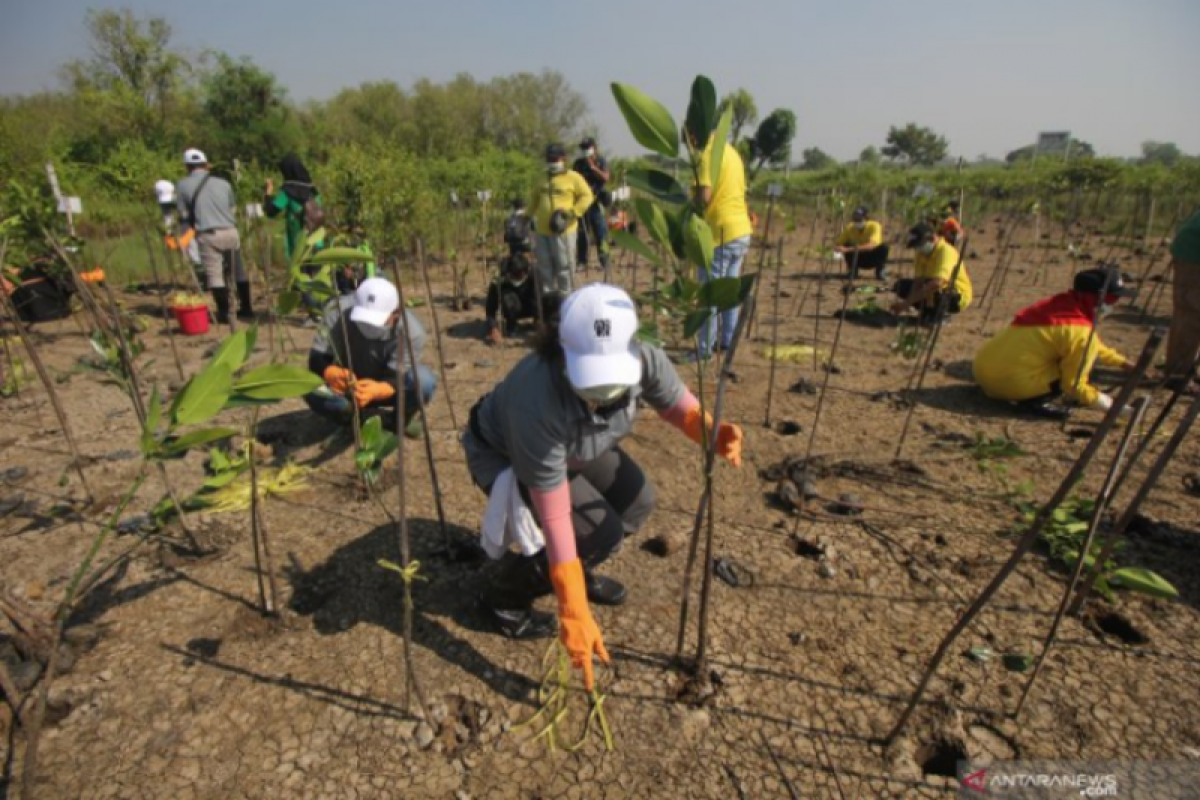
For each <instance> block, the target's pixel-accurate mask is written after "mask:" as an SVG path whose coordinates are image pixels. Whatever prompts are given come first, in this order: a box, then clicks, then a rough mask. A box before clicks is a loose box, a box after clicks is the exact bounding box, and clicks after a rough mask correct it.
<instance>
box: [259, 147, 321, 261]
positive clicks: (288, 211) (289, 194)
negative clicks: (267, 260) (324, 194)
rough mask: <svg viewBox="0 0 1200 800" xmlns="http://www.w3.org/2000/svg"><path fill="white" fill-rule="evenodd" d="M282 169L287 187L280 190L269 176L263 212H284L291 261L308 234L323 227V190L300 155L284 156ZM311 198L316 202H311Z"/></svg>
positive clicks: (274, 214) (286, 248)
mask: <svg viewBox="0 0 1200 800" xmlns="http://www.w3.org/2000/svg"><path fill="white" fill-rule="evenodd" d="M279 171H280V172H281V173H283V186H281V187H279V191H278V192H276V191H275V181H273V180H271V179H270V178H268V179H267V187H266V193H265V195H264V197H263V211H265V212H266V215H267V216H268V217H272V218H274V217H277V216H279V215H280V214H283V221H284V238H283V252H284V255H285V256H287V259H288V261H291V260H292V254H293V253H295V252H296V250H298V249H299V248H300V243H301V241H302V240H303V238H304V236H305V234H306V233H311V232H312V231H313V230H316V228H317V227H320V226H319V225H317V224H316V222H317V219H319V218H321V217H323V214H324V212H322V211H320V210H319V209H320V207H321V199H320V198H321V193H320V191H319V190H318V189H317V187H316V186H314V185H313V180H312V176H311V175H309V174H308V169H307V168H306V167H305V166H304V162H303V161H301V160H300V157H299V156H298V155H296V154H295V153H288V154H287V155H286V156H284V157H283V159H282V160H281V161H280V162H279ZM309 200H312V201H313V202H312V203H309ZM314 206H315V208H314Z"/></svg>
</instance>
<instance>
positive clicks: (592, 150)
mask: <svg viewBox="0 0 1200 800" xmlns="http://www.w3.org/2000/svg"><path fill="white" fill-rule="evenodd" d="M594 155H596V148H594V147H589V148H587V149H586V150H584V151H583V156H584V158H591V157H592V156H594Z"/></svg>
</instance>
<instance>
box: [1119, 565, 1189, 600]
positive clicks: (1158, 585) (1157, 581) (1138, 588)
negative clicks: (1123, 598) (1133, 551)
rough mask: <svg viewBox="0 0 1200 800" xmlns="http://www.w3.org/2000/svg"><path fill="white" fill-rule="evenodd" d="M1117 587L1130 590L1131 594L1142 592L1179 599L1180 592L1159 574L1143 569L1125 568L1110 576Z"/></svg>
mask: <svg viewBox="0 0 1200 800" xmlns="http://www.w3.org/2000/svg"><path fill="white" fill-rule="evenodd" d="M1108 580H1109V582H1110V583H1112V584H1113V585H1115V586H1121V587H1123V588H1125V589H1129V590H1130V591H1131V592H1141V593H1142V594H1148V595H1151V596H1153V597H1179V590H1178V589H1176V588H1175V587H1174V586H1172V585H1171V584H1170V583H1168V582H1167V580H1166V579H1165V578H1163V577H1162V576H1161V575H1159V574H1158V573H1157V572H1151V571H1150V570H1148V569H1143V568H1141V567H1123V568H1122V569H1119V570H1117V571H1116V572H1113V573H1112V574H1111V575H1109V576H1108Z"/></svg>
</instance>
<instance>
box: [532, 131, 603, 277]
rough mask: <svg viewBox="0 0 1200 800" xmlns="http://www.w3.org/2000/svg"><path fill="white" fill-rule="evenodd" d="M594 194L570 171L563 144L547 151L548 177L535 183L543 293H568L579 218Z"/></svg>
mask: <svg viewBox="0 0 1200 800" xmlns="http://www.w3.org/2000/svg"><path fill="white" fill-rule="evenodd" d="M594 199H595V195H593V194H592V190H591V188H590V187H589V186H588V185H587V181H585V180H584V179H583V176H582V175H580V174H579V173H578V172H575V171H574V170H572V169H568V168H567V151H566V150H564V149H563V146H562V145H561V144H551V145H550V146H548V147H547V148H546V175H545V177H544V178H538V179H537V180H535V181H534V183H533V199H532V202H530V204H529V205H530V207H531V208H532V209H533V219H534V233H535V236H534V255H535V256H536V265H535V267H534V269H536V270H537V274H538V279H539V281H540V283H541V287H540V288H541V291H542V293H543V294H549V293H550V292H558V293H559V294H561V295H566V294H569V293H570V291H571V285H572V282H573V280H574V276H573V275H572V273H573V272H574V271H575V235H576V232H577V230H578V228H579V218H580V217H582V216H583V215H584V214H585V213H586V212H587V210H588V209H589V208H591V205H592V201H593V200H594Z"/></svg>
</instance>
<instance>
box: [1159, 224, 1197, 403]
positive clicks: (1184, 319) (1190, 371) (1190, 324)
mask: <svg viewBox="0 0 1200 800" xmlns="http://www.w3.org/2000/svg"><path fill="white" fill-rule="evenodd" d="M1171 269H1172V272H1173V273H1174V275H1173V277H1172V296H1171V332H1170V334H1169V335H1168V337H1167V363H1166V366H1165V368H1164V371H1165V372H1166V374H1167V386H1168V388H1171V389H1175V388H1178V387H1181V386H1182V387H1184V388H1186V390H1187V391H1188V393H1189V394H1191V393H1194V392H1195V391H1196V387H1195V386H1194V385H1193V384H1191V380H1192V378H1194V377H1195V375H1196V355H1197V353H1200V210H1197V211H1196V212H1195V213H1194V214H1192V216H1190V217H1189V218H1188V219H1187V221H1186V222H1184V223H1183V225H1182V226H1180V228H1179V230H1178V231H1176V233H1175V238H1174V239H1172V240H1171Z"/></svg>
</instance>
